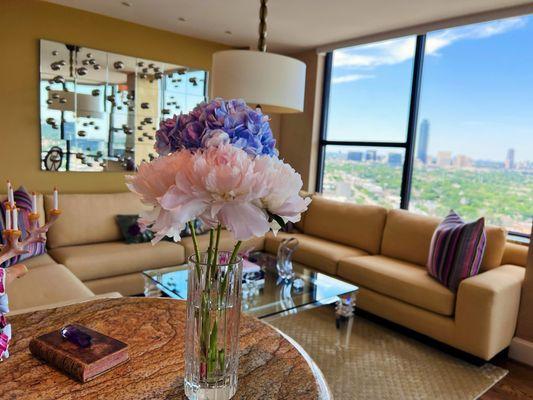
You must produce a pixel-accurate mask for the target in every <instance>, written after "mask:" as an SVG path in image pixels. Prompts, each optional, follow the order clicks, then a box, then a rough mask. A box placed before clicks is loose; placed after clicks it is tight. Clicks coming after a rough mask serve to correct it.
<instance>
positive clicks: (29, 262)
mask: <svg viewBox="0 0 533 400" xmlns="http://www.w3.org/2000/svg"><path fill="white" fill-rule="evenodd" d="M21 264H24V265H25V266H26V267H28V268H36V267H42V266H44V265H50V264H57V263H56V262H55V260H54V259H53V258H52V257H50V255H49V254H47V253H44V254H41V255H40V256H35V257H31V258H28V259H26V260H24V261H22V262H21Z"/></svg>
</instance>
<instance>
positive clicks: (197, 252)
mask: <svg viewBox="0 0 533 400" xmlns="http://www.w3.org/2000/svg"><path fill="white" fill-rule="evenodd" d="M188 224H189V230H190V231H191V237H192V243H193V246H194V255H195V256H196V263H195V265H196V275H198V280H200V278H201V276H202V272H201V271H200V250H199V249H198V239H197V238H196V229H195V227H194V224H193V222H192V221H189V222H188Z"/></svg>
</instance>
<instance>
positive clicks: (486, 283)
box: [455, 265, 525, 359]
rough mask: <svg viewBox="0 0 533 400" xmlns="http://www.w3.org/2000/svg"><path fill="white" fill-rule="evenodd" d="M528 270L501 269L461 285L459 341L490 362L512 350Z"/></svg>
mask: <svg viewBox="0 0 533 400" xmlns="http://www.w3.org/2000/svg"><path fill="white" fill-rule="evenodd" d="M524 276H525V268H523V267H519V266H515V265H502V266H500V267H497V268H494V269H491V270H489V271H486V272H483V273H481V274H479V275H476V276H473V277H471V278H468V279H465V280H464V281H462V282H461V284H460V285H459V291H458V292H457V303H456V309H455V322H456V324H457V328H458V335H460V340H461V341H462V342H464V343H465V344H466V345H467V346H468V347H473V348H476V349H477V351H476V353H477V355H478V356H480V357H482V358H485V359H489V358H491V357H493V356H494V355H495V354H497V353H498V352H500V351H501V350H503V349H504V348H505V347H507V346H509V344H510V342H511V339H512V338H513V335H514V331H515V328H516V320H517V316H518V307H519V305H520V291H521V288H522V282H523V281H524Z"/></svg>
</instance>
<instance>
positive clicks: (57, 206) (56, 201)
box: [54, 188, 59, 210]
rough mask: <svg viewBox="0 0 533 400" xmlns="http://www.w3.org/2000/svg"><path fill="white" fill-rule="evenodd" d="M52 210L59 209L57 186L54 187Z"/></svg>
mask: <svg viewBox="0 0 533 400" xmlns="http://www.w3.org/2000/svg"><path fill="white" fill-rule="evenodd" d="M54 210H59V195H58V193H57V188H54Z"/></svg>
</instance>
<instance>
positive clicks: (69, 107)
mask: <svg viewBox="0 0 533 400" xmlns="http://www.w3.org/2000/svg"><path fill="white" fill-rule="evenodd" d="M40 53H41V68H40V83H39V84H40V104H41V169H42V170H45V171H90V172H98V171H110V172H113V171H114V172H117V171H133V170H135V167H136V165H138V164H139V163H140V162H141V161H150V160H152V159H153V158H154V157H155V155H156V153H155V151H154V150H153V144H154V143H155V132H156V130H157V129H158V126H159V122H160V120H161V119H162V118H169V117H171V116H172V115H173V114H178V115H179V114H180V113H182V112H183V113H188V112H189V111H190V110H192V109H193V108H194V106H196V105H197V104H198V103H200V102H202V101H205V100H206V99H207V98H206V96H207V71H203V70H194V69H190V68H187V67H184V66H179V65H174V64H167V63H163V62H157V61H151V60H145V59H140V58H135V57H128V56H122V55H118V54H113V53H108V52H105V51H100V50H95V49H90V48H85V47H80V46H76V45H70V44H64V43H58V42H52V41H48V40H41V49H40Z"/></svg>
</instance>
